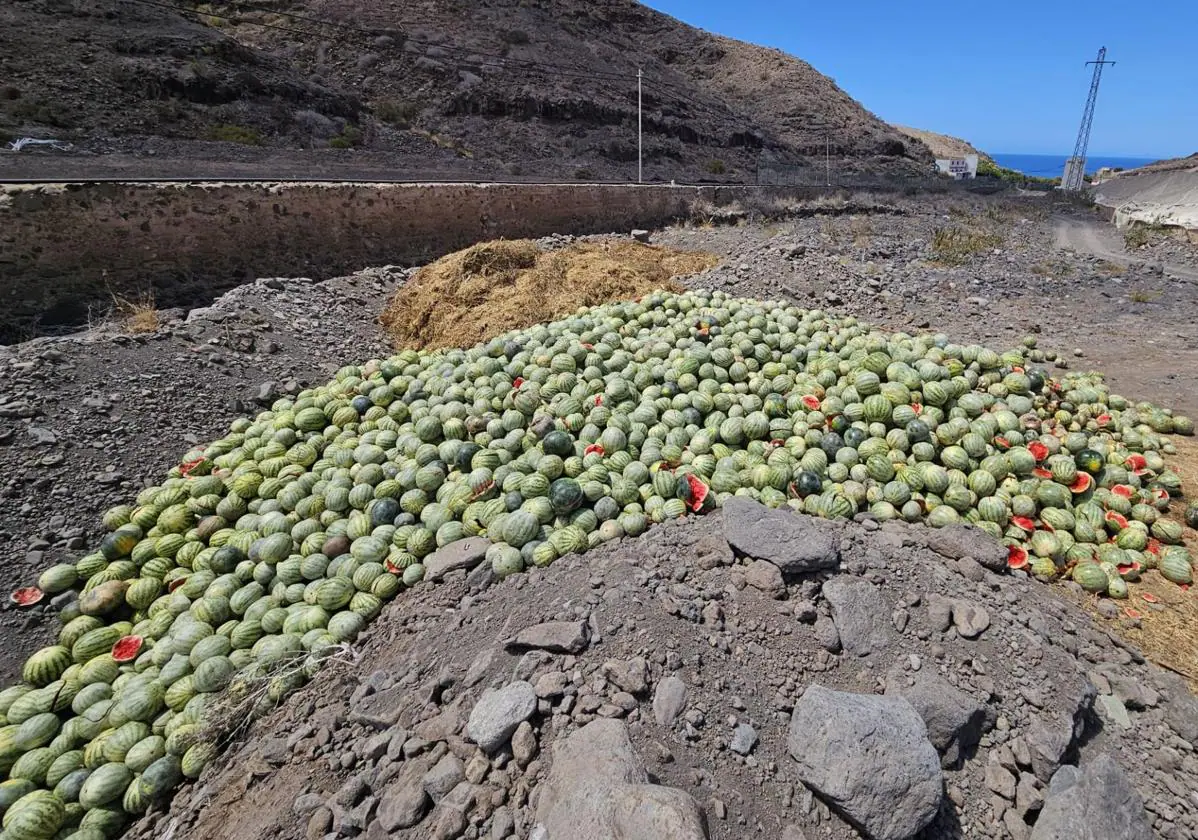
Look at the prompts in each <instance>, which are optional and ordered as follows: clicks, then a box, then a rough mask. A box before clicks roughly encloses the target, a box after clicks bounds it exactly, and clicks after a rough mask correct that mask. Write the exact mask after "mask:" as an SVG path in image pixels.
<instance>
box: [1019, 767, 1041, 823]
mask: <svg viewBox="0 0 1198 840" xmlns="http://www.w3.org/2000/svg"><path fill="white" fill-rule="evenodd" d="M1043 805H1044V794H1043V793H1042V792H1041V791H1040V786H1039V785H1038V784H1037V782H1036V777H1035V776H1033V775H1032V774H1031V773H1020V774H1019V784H1018V785H1017V786H1016V787H1015V810H1016V811H1018V812H1019V814H1020V816H1026V815H1027V814H1030V813H1032V812H1033V811H1039V810H1040V808H1041V807H1043Z"/></svg>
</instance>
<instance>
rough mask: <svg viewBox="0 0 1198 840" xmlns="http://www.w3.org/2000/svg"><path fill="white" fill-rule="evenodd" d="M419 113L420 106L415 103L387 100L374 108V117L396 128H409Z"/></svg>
mask: <svg viewBox="0 0 1198 840" xmlns="http://www.w3.org/2000/svg"><path fill="white" fill-rule="evenodd" d="M419 113H420V106H419V105H417V104H416V103H415V102H396V101H394V100H386V101H383V102H379V103H378V104H376V105H375V106H374V115H375V116H376V117H378V118H379V119H380V120H382V121H383V122H385V123H387V124H388V125H393V126H395V127H396V128H407V127H409V126H410V125H411V124H412V122H413V120H415V119H416V115H417V114H419Z"/></svg>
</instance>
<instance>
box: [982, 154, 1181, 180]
mask: <svg viewBox="0 0 1198 840" xmlns="http://www.w3.org/2000/svg"><path fill="white" fill-rule="evenodd" d="M990 157H992V158H994V162H995V163H997V164H998V165H999V166H1005V167H1006V168H1007V169H1014V170H1016V171H1017V172H1022V173H1023V174H1024V175H1035V176H1037V177H1040V178H1060V177H1061V175H1062V174H1064V172H1065V161H1066V160H1068V159H1069V156H1068V155H1007V154H1001V153H999V154H993V155H990ZM1160 159H1161V158H1137V157H1108V156H1105V155H1090V156H1088V157H1087V158H1086V173H1087V174H1093V173H1094V172H1097V171H1098V170H1099V169H1101V168H1102V167H1104V166H1110V167H1122V168H1123V169H1135V168H1136V167H1137V166H1144V165H1145V164H1148V163H1154V162H1155V161H1158V160H1160Z"/></svg>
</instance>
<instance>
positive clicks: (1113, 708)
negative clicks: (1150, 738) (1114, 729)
mask: <svg viewBox="0 0 1198 840" xmlns="http://www.w3.org/2000/svg"><path fill="white" fill-rule="evenodd" d="M1098 707H1099V708H1100V709H1101V710H1102V712H1103V714H1104V716H1105V717H1106V718H1107V719H1108V720H1112V721H1114V722H1115V723H1116V724H1117V725H1118V726H1119V728H1120V729H1131V716H1130V715H1129V714H1128V713H1127V707H1126V706H1124V705H1123V701H1122V700H1120V699H1119V698H1118V697H1116V696H1115V695H1113V694H1104V695H1102V696H1101V697H1099V698H1098Z"/></svg>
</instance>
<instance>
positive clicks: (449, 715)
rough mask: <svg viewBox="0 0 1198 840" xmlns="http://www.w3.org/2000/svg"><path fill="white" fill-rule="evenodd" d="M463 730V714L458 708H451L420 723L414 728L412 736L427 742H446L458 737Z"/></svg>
mask: <svg viewBox="0 0 1198 840" xmlns="http://www.w3.org/2000/svg"><path fill="white" fill-rule="evenodd" d="M461 728H462V716H461V714H459V713H458V710H457V708H456V707H450V708H447V709H445V710H444V711H442V712H441V714H439V715H433V716H432V717H431V718H428V719H427V720H422V721H420V723H418V724H416V725H415V726H414V727H412V734H413V735H415V736H417V737H418V738H423V739H424V740H426V741H445V740H447V739H449V738H451V737H452V736H454V735H456V734H457V733H458V730H459V729H461Z"/></svg>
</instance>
